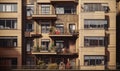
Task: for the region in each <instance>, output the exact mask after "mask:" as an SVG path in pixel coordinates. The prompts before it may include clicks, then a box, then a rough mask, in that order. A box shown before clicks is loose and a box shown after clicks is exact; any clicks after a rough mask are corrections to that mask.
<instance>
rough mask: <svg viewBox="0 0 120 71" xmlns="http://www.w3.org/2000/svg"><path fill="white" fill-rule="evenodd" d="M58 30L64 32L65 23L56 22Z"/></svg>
mask: <svg viewBox="0 0 120 71" xmlns="http://www.w3.org/2000/svg"><path fill="white" fill-rule="evenodd" d="M56 30H57V31H59V32H60V34H64V25H63V24H56Z"/></svg>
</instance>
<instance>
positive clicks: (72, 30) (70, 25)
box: [69, 24, 75, 33]
mask: <svg viewBox="0 0 120 71" xmlns="http://www.w3.org/2000/svg"><path fill="white" fill-rule="evenodd" d="M69 32H70V33H74V32H75V24H69Z"/></svg>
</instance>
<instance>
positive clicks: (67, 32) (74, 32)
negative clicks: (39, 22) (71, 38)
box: [49, 28, 79, 35]
mask: <svg viewBox="0 0 120 71" xmlns="http://www.w3.org/2000/svg"><path fill="white" fill-rule="evenodd" d="M49 34H50V35H78V34H79V31H78V30H71V31H70V29H66V28H64V29H63V30H58V29H56V28H54V29H53V30H51V31H50V33H49Z"/></svg>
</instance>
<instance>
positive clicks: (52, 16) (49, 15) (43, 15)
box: [32, 11, 57, 19]
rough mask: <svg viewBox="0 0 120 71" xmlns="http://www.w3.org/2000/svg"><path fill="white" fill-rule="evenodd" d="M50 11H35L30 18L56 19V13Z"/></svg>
mask: <svg viewBox="0 0 120 71" xmlns="http://www.w3.org/2000/svg"><path fill="white" fill-rule="evenodd" d="M50 12H52V11H49V12H43V13H41V11H36V12H34V14H33V15H32V18H33V19H56V18H57V15H56V14H54V13H50Z"/></svg>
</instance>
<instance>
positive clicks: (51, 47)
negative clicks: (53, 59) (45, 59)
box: [50, 43, 55, 52]
mask: <svg viewBox="0 0 120 71" xmlns="http://www.w3.org/2000/svg"><path fill="white" fill-rule="evenodd" d="M50 51H51V52H55V45H54V43H52V44H51V46H50Z"/></svg>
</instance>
